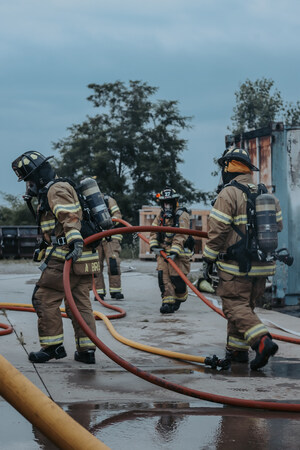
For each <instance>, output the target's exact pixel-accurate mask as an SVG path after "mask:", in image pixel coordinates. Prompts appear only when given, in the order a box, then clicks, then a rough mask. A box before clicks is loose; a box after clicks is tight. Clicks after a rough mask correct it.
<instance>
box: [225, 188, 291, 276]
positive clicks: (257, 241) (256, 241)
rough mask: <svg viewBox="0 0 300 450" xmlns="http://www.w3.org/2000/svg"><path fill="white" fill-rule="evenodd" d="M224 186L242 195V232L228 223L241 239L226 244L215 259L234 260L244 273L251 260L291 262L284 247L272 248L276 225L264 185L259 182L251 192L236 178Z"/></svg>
mask: <svg viewBox="0 0 300 450" xmlns="http://www.w3.org/2000/svg"><path fill="white" fill-rule="evenodd" d="M227 186H234V187H236V188H238V189H240V190H242V191H243V192H244V194H245V195H246V198H247V223H246V233H243V232H242V231H241V230H240V229H239V228H238V226H237V225H235V224H234V223H231V227H232V228H233V229H234V231H235V232H236V233H237V234H238V235H239V236H240V237H241V239H240V240H239V241H238V242H236V243H235V244H233V245H231V246H230V247H228V249H227V251H226V253H221V254H219V259H221V260H222V259H223V260H225V261H226V260H234V261H237V263H238V265H239V271H240V272H244V273H248V272H250V270H251V267H252V262H253V261H266V262H271V261H275V260H278V261H281V262H283V263H285V264H287V265H289V266H290V265H292V264H293V260H294V258H293V257H291V256H290V255H289V253H288V250H287V249H285V248H282V249H280V250H278V251H276V248H277V245H278V237H277V233H278V227H277V222H276V206H275V199H274V197H273V196H272V195H270V194H268V190H267V188H266V186H265V185H264V184H263V183H260V184H258V186H257V191H256V192H252V191H251V190H250V189H249V187H247V186H245V185H244V184H241V183H239V182H238V181H236V180H232V181H231V182H230V183H228V184H226V185H225V186H224V187H227Z"/></svg>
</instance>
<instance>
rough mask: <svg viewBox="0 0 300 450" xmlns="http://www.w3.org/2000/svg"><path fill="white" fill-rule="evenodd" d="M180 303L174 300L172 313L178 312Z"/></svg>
mask: <svg viewBox="0 0 300 450" xmlns="http://www.w3.org/2000/svg"><path fill="white" fill-rule="evenodd" d="M181 303H182V302H181V301H180V300H175V303H174V305H173V309H174V311H178V309H179V308H180V306H181Z"/></svg>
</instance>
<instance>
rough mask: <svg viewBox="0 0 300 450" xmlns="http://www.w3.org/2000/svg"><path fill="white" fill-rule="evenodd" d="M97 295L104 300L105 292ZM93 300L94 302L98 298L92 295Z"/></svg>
mask: <svg viewBox="0 0 300 450" xmlns="http://www.w3.org/2000/svg"><path fill="white" fill-rule="evenodd" d="M98 295H99V297H100V298H101V300H104V298H105V294H98ZM94 300H95V302H97V301H98V299H97V298H96V297H94Z"/></svg>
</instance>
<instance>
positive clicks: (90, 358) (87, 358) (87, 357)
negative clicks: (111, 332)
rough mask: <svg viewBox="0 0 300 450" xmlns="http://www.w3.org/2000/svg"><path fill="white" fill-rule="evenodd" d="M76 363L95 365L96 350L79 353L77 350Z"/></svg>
mask: <svg viewBox="0 0 300 450" xmlns="http://www.w3.org/2000/svg"><path fill="white" fill-rule="evenodd" d="M74 359H75V361H79V362H83V363H84V364H95V362H96V359H95V350H93V349H90V350H85V351H84V352H78V351H77V350H76V352H75V354H74Z"/></svg>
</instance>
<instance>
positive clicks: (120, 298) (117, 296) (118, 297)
mask: <svg viewBox="0 0 300 450" xmlns="http://www.w3.org/2000/svg"><path fill="white" fill-rule="evenodd" d="M110 297H111V298H115V299H116V300H122V299H123V298H124V295H123V294H122V293H121V292H114V293H113V294H110Z"/></svg>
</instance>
